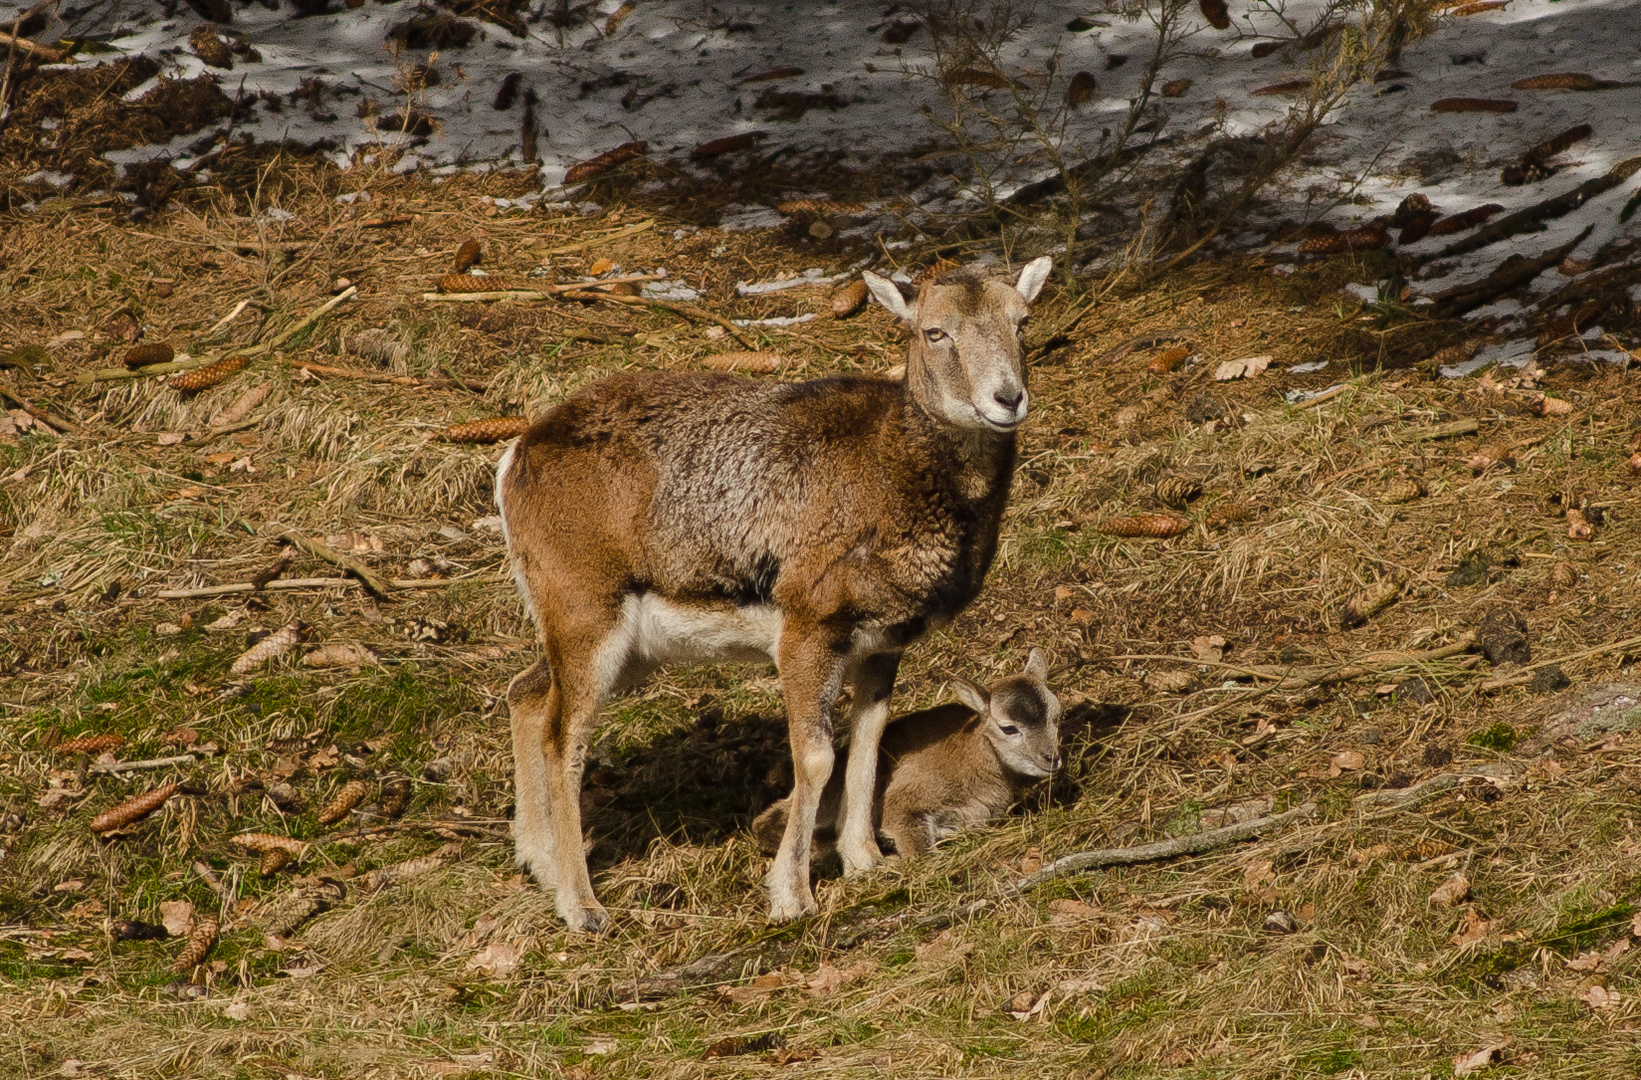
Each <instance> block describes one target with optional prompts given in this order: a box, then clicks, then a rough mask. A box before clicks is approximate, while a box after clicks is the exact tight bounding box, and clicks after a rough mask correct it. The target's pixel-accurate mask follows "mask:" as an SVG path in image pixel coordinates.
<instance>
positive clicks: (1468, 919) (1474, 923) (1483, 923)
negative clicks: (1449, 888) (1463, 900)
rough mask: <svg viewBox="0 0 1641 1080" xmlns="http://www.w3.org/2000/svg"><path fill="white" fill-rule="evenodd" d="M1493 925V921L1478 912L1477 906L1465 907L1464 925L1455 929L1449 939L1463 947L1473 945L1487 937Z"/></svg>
mask: <svg viewBox="0 0 1641 1080" xmlns="http://www.w3.org/2000/svg"><path fill="white" fill-rule="evenodd" d="M1492 925H1493V924H1492V923H1490V922H1488V921H1487V920H1486V919H1484V918H1482V917H1481V916H1480V915H1478V914H1476V909H1475V908H1473V907H1471V908H1465V909H1464V925H1463V926H1461V927H1459V928H1458V929H1457V930H1455V931H1454V932H1453V936H1452V937H1450V938H1448V940H1449V941H1451V942H1452V943H1453V944H1454V945H1458V946H1461V947H1462V946H1465V945H1472V944H1474V943H1476V942H1478V941H1480V940H1482V939H1483V938H1485V937H1486V936H1487V931H1488V928H1489V927H1491V926H1492Z"/></svg>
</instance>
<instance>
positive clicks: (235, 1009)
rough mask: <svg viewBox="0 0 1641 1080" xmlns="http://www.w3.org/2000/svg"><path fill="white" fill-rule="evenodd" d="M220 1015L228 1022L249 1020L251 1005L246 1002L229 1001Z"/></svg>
mask: <svg viewBox="0 0 1641 1080" xmlns="http://www.w3.org/2000/svg"><path fill="white" fill-rule="evenodd" d="M222 1015H223V1016H226V1017H227V1018H228V1019H230V1020H249V1019H250V1018H251V1003H250V1002H248V1001H230V1002H229V1003H228V1004H227V1006H225V1007H224V1008H223V1010H222Z"/></svg>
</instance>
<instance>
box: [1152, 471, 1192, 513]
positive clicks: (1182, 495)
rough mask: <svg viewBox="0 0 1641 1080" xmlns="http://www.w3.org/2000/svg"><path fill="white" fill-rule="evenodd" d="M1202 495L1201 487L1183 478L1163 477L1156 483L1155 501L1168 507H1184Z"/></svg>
mask: <svg viewBox="0 0 1641 1080" xmlns="http://www.w3.org/2000/svg"><path fill="white" fill-rule="evenodd" d="M1201 494H1202V485H1201V484H1199V483H1197V482H1196V481H1195V480H1190V479H1187V478H1186V477H1183V476H1164V477H1163V478H1162V479H1160V480H1158V481H1157V499H1158V501H1160V502H1165V503H1167V504H1168V505H1169V506H1184V505H1185V504H1186V503H1188V502H1190V501H1191V500H1192V499H1194V498H1196V497H1197V496H1198V495H1201Z"/></svg>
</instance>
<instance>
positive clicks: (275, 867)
mask: <svg viewBox="0 0 1641 1080" xmlns="http://www.w3.org/2000/svg"><path fill="white" fill-rule="evenodd" d="M295 861H296V856H294V855H292V854H291V853H290V852H288V851H280V850H279V849H277V848H275V849H274V850H272V851H264V852H263V853H262V861H261V862H260V863H259V864H258V865H257V872H258V873H259V874H261V875H262V876H263V877H265V878H269V877H273V876H274V875H275V874H277V873H279V872H280V871H281V870H283V869H285V867H287V866H289V865H290V864H291V863H293V862H295Z"/></svg>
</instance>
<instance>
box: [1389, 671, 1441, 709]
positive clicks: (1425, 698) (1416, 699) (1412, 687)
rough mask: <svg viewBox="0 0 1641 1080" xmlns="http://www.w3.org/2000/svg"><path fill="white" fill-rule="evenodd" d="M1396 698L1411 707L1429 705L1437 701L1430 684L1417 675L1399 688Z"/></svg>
mask: <svg viewBox="0 0 1641 1080" xmlns="http://www.w3.org/2000/svg"><path fill="white" fill-rule="evenodd" d="M1396 696H1397V697H1399V698H1401V699H1402V700H1403V701H1405V702H1408V703H1409V704H1411V705H1429V704H1430V703H1431V702H1432V701H1435V700H1436V695H1435V694H1434V693H1433V692H1432V691H1431V689H1430V684H1429V683H1427V682H1425V681H1424V679H1422V678H1420V677H1419V676H1417V675H1415V676H1414V677H1413V678H1411V679H1409V680H1407V681H1406V682H1404V683H1402V684H1400V685H1399V686H1397V687H1396Z"/></svg>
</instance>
